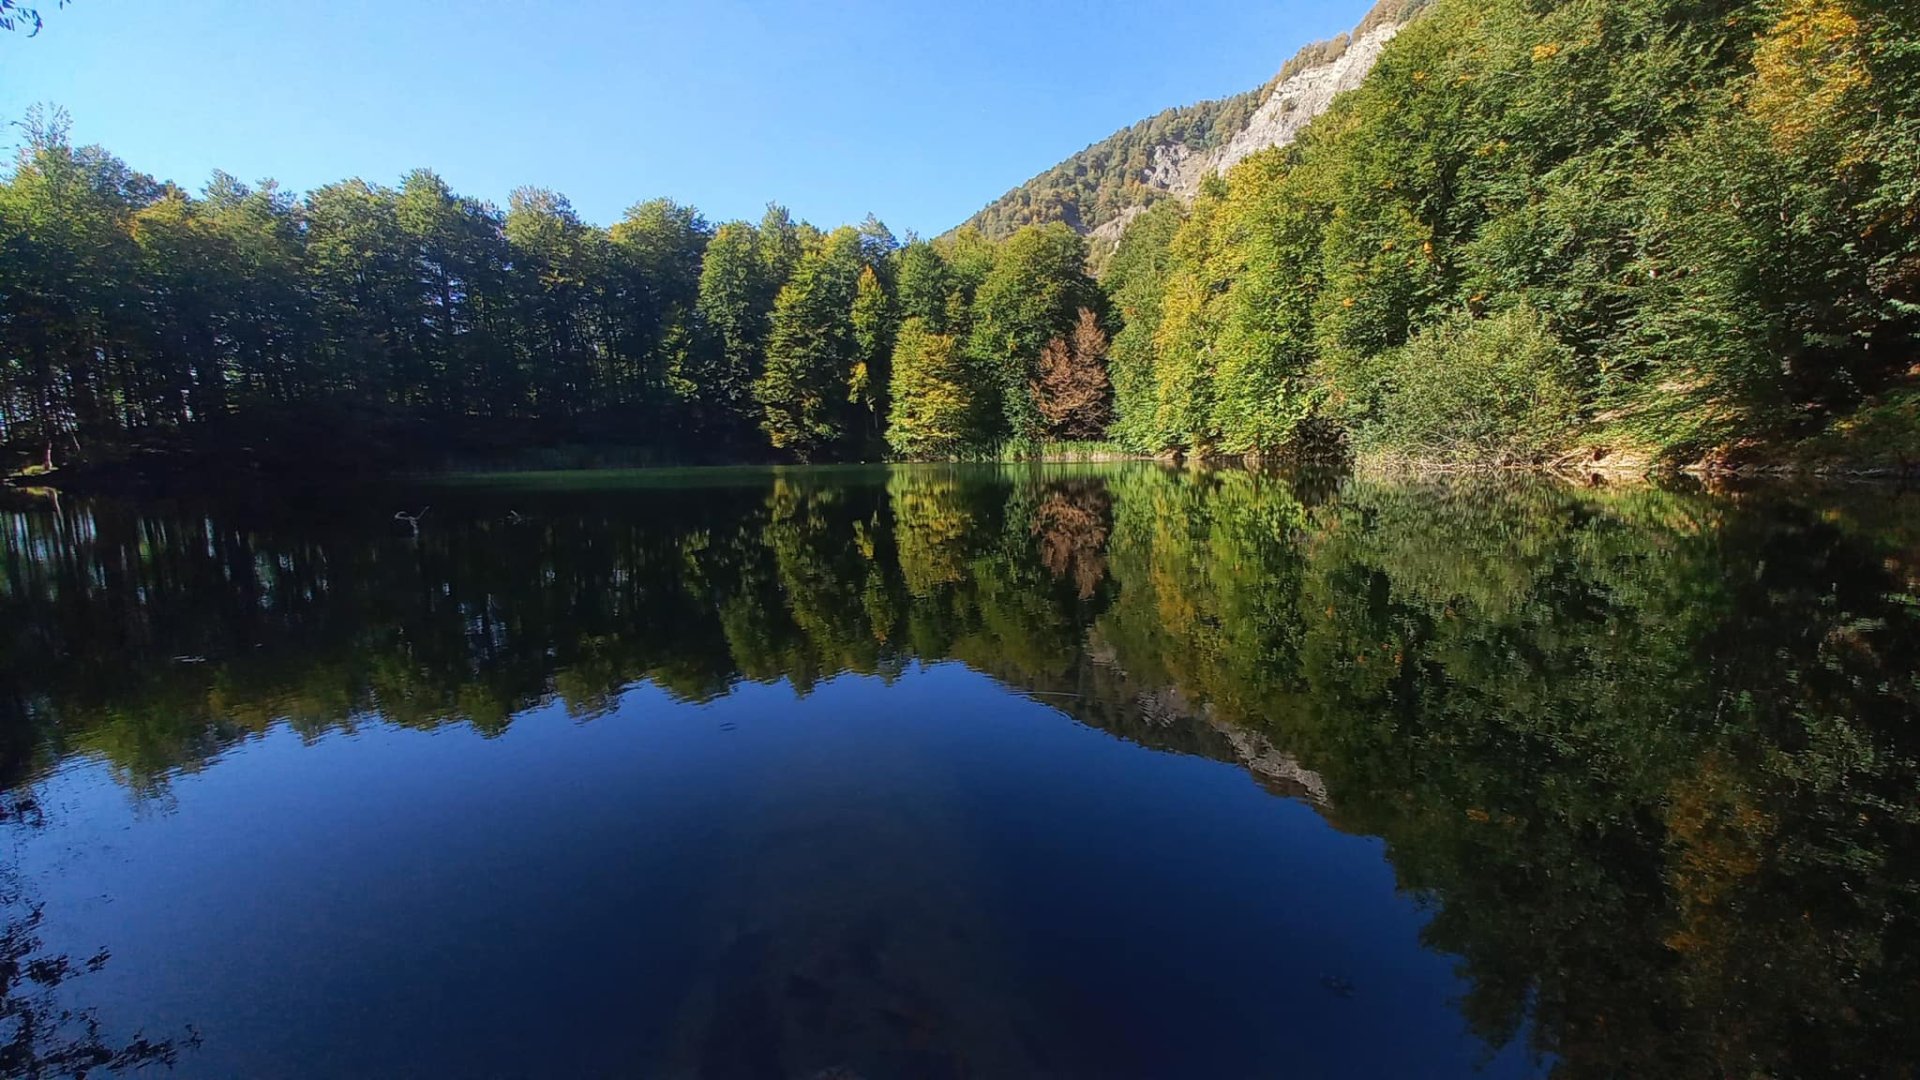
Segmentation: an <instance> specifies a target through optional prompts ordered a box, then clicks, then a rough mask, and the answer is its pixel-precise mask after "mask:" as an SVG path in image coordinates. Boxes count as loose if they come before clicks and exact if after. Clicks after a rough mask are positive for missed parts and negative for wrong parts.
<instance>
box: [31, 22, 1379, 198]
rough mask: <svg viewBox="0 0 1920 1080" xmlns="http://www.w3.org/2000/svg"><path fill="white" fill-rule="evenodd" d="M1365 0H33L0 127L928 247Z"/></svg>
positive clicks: (159, 153) (183, 157)
mask: <svg viewBox="0 0 1920 1080" xmlns="http://www.w3.org/2000/svg"><path fill="white" fill-rule="evenodd" d="M1367 2H1368V0H1265V2H1260V0H1108V2H1105V3H1101V2H1096V0H974V2H962V3H953V2H947V3H937V4H936V3H911V2H894V3H888V2H885V0H816V2H811V3H798V2H776V0H648V2H641V3H617V2H613V0H592V2H574V3H567V2H554V3H544V4H543V3H530V2H521V3H506V2H496V0H467V2H454V0H438V2H428V0H388V2H385V3H381V2H375V0H335V2H329V3H324V4H321V3H296V2H293V0H168V2H166V3H160V2H155V0H74V2H73V3H71V4H69V6H67V7H66V8H64V9H58V10H56V9H55V7H54V3H53V0H41V5H40V6H41V7H42V9H43V13H44V15H45V18H46V29H45V30H44V31H43V32H42V33H41V34H40V36H39V37H38V38H34V39H32V40H28V39H27V38H25V37H24V36H21V35H17V34H16V35H10V36H7V37H4V38H0V117H4V118H6V119H9V120H11V119H17V118H18V117H20V116H21V115H22V114H23V113H24V112H25V110H26V108H27V106H28V105H29V104H31V103H34V102H49V103H52V104H56V105H60V106H63V107H65V108H66V109H67V110H69V112H71V113H72V116H73V121H74V138H75V139H76V140H77V141H80V142H97V143H100V144H102V145H104V146H106V147H107V148H108V149H110V150H112V151H113V152H115V153H117V154H119V155H120V156H121V157H123V158H125V159H126V160H127V162H128V163H129V164H131V165H132V166H134V167H135V168H137V169H141V170H143V171H145V172H149V173H152V174H154V175H155V176H158V177H161V178H163V179H172V180H175V181H178V182H180V183H182V184H183V185H186V186H188V187H190V188H194V189H198V188H199V187H200V186H201V185H202V184H203V183H205V181H206V178H207V176H208V175H209V173H211V171H212V170H213V169H215V168H222V169H225V170H227V171H228V172H231V173H234V174H236V175H238V176H240V177H241V178H242V179H247V180H254V179H259V178H262V177H268V176H271V177H274V178H277V179H279V180H280V181H281V182H282V183H283V184H285V185H286V186H288V187H290V188H293V189H295V190H306V189H308V188H311V187H314V186H316V185H318V184H322V183H326V182H329V181H332V180H338V179H342V178H344V177H348V176H363V177H366V178H367V179H369V180H375V181H380V182H387V183H391V182H394V181H397V180H398V178H399V177H400V175H401V174H402V173H403V172H405V171H406V170H408V169H410V168H414V167H417V166H427V167H430V168H433V169H435V170H437V171H438V172H439V173H440V174H441V175H442V176H444V177H446V178H447V181H448V182H449V183H450V184H452V185H453V187H454V189H455V190H457V191H460V192H462V193H464V194H470V195H476V196H479V197H482V198H486V199H491V200H493V201H495V202H499V203H504V202H505V201H506V195H507V192H508V191H509V190H511V189H512V188H513V187H515V186H517V185H520V184H537V185H540V186H543V187H550V188H554V189H556V190H558V191H560V192H562V193H564V194H566V195H567V196H568V197H570V198H571V199H572V200H573V204H574V206H575V208H576V209H578V210H579V211H580V213H581V214H582V215H583V216H585V217H586V218H587V219H588V220H591V221H595V222H600V223H603V224H604V223H608V222H611V221H613V220H615V219H616V218H618V217H619V215H620V212H621V211H622V210H623V209H624V208H625V207H627V206H628V205H630V204H632V203H634V202H636V201H638V200H640V199H644V198H648V197H652V196H655V195H667V196H670V197H672V198H675V199H678V200H680V201H682V202H690V203H693V204H694V205H696V206H698V207H700V208H701V210H702V211H704V212H705V213H706V214H707V216H708V217H710V218H713V219H714V220H724V219H727V218H732V217H758V216H759V212H760V208H761V207H762V206H763V205H764V204H765V203H766V201H767V200H769V199H778V200H780V201H782V202H784V203H786V204H787V205H788V206H790V207H791V208H792V209H793V211H794V212H795V214H797V215H799V216H802V217H805V218H808V219H810V220H812V221H814V222H816V223H818V224H823V225H833V224H839V223H841V222H847V221H855V220H858V219H860V218H861V217H864V216H865V215H866V214H867V212H868V211H872V212H874V213H876V214H878V215H880V217H881V218H882V219H883V220H884V221H886V222H887V223H888V224H889V225H890V226H892V227H893V229H894V231H895V232H900V233H904V232H905V231H907V230H909V229H913V230H917V231H919V232H921V233H923V234H929V235H931V234H934V233H939V232H941V231H943V230H945V229H947V228H948V227H950V226H952V225H954V224H956V223H957V222H959V221H960V220H961V219H963V218H965V217H966V216H967V215H968V214H970V213H972V212H973V211H974V210H976V209H978V208H979V207H980V206H982V205H983V204H985V203H986V202H988V201H989V200H991V199H992V198H994V197H995V196H997V195H999V194H1000V193H1001V192H1003V191H1005V190H1006V189H1007V188H1009V187H1012V186H1014V185H1015V184H1017V183H1019V182H1021V181H1022V180H1025V179H1026V178H1027V177H1029V176H1031V175H1032V174H1034V173H1036V172H1038V171H1040V170H1041V169H1044V168H1046V167H1047V166H1049V165H1052V164H1053V163H1054V162H1056V161H1058V160H1060V159H1061V158H1063V157H1065V156H1067V155H1068V154H1070V153H1072V152H1073V151H1075V150H1078V149H1080V148H1081V147H1082V146H1085V145H1086V144H1087V143H1089V142H1092V141H1094V140H1095V139H1098V138H1101V137H1103V136H1105V135H1106V134H1107V133H1109V132H1110V131H1112V130H1114V129H1115V128H1118V127H1121V126H1124V125H1126V124H1129V123H1131V122H1133V121H1135V120H1138V119H1141V118H1142V117H1145V116H1148V115H1151V114H1152V113H1154V112H1157V111H1159V110H1160V109H1162V108H1164V107H1166V106H1169V105H1175V104H1183V103H1187V102H1192V101H1197V100H1201V99H1204V98H1210V97H1220V96H1222V95H1225V94H1230V93H1236V92H1238V91H1240V90H1244V89H1248V88H1251V87H1253V86H1257V85H1259V84H1260V83H1262V82H1264V81H1265V80H1266V79H1267V78H1269V77H1270V76H1271V75H1272V74H1273V72H1274V71H1276V70H1278V69H1279V67H1280V64H1281V63H1282V62H1283V61H1285V60H1286V59H1287V57H1288V56H1290V55H1292V53H1293V51H1294V50H1295V49H1296V48H1298V47H1299V46H1300V45H1302V44H1305V43H1307V42H1309V41H1315V40H1319V39H1321V38H1325V37H1330V36H1332V35H1333V34H1336V33H1339V32H1340V31H1341V30H1344V29H1346V28H1348V27H1349V26H1351V25H1352V24H1353V23H1355V22H1357V21H1359V19H1360V16H1361V15H1362V14H1363V13H1364V12H1365V10H1366V6H1367ZM8 141H9V142H10V143H11V142H16V141H17V136H15V135H11V134H10V135H9V137H8Z"/></svg>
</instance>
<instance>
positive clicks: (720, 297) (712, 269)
mask: <svg viewBox="0 0 1920 1080" xmlns="http://www.w3.org/2000/svg"><path fill="white" fill-rule="evenodd" d="M772 274H773V271H772V269H771V268H770V266H769V265H768V262H767V260H766V259H765V257H764V255H763V253H762V251H761V234H760V232H759V230H757V229H755V228H754V227H753V226H752V225H749V224H747V223H746V222H744V221H730V222H728V223H726V224H725V225H722V226H720V228H719V229H718V230H717V231H715V233H714V234H713V239H712V240H710V241H708V243H707V247H706V251H705V253H704V257H703V258H702V260H701V264H700V283H699V298H698V300H697V301H696V310H697V312H698V315H699V320H700V327H701V332H702V337H701V340H700V341H699V343H698V345H697V346H696V348H695V350H694V351H693V352H692V353H691V354H690V362H689V363H688V364H687V365H685V366H683V367H682V368H681V370H680V371H679V373H678V377H677V378H676V379H675V381H674V394H675V395H676V396H677V397H678V398H679V399H680V400H682V401H684V402H686V403H688V405H689V406H690V407H691V408H692V409H693V410H694V414H695V422H696V425H697V426H698V427H699V428H700V429H701V430H702V431H704V432H706V433H708V434H709V435H711V436H713V437H717V438H719V439H721V440H722V441H724V442H727V443H733V444H738V443H740V442H743V441H744V440H745V439H746V438H747V433H748V432H749V431H751V430H752V429H753V428H754V427H755V423H754V420H755V416H756V406H755V402H754V400H753V385H754V382H755V380H757V379H758V378H759V377H760V372H761V358H762V356H763V354H764V351H765V349H766V342H767V330H768V316H769V314H770V310H771V308H772V306H773V298H774V293H775V291H776V290H775V286H774V283H773V278H772Z"/></svg>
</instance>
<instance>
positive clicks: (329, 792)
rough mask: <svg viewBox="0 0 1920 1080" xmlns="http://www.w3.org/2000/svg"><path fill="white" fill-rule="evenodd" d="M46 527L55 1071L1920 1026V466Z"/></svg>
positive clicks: (1238, 1055)
mask: <svg viewBox="0 0 1920 1080" xmlns="http://www.w3.org/2000/svg"><path fill="white" fill-rule="evenodd" d="M426 503H431V504H432V509H431V511H430V512H429V513H428V514H427V515H426V517H425V518H424V519H423V521H422V523H421V526H420V528H419V530H418V534H417V535H409V533H408V530H406V529H405V528H404V527H400V526H397V525H396V524H395V523H394V522H393V521H392V520H391V515H392V514H393V512H394V510H396V509H399V508H401V507H403V506H404V507H407V508H409V509H417V508H418V506H419V505H422V504H426ZM0 545H3V547H0V554H3V555H4V559H5V564H4V571H5V572H4V576H0V679H3V681H0V767H4V770H5V773H4V777H3V779H4V782H5V786H6V787H7V789H8V792H9V794H8V795H7V796H6V798H5V801H4V804H0V806H3V808H4V810H5V815H6V817H5V821H4V824H3V825H0V843H4V847H0V860H3V862H0V901H4V906H5V911H6V913H7V918H8V923H7V925H6V928H5V937H4V939H0V990H3V991H4V996H3V999H0V1040H4V1041H5V1048H4V1050H0V1072H4V1073H7V1074H9V1075H31V1074H32V1073H33V1071H34V1070H35V1069H40V1070H42V1071H44V1072H45V1073H46V1074H48V1075H56V1074H58V1073H60V1072H61V1071H63V1070H64V1071H72V1070H73V1069H75V1068H76V1067H78V1065H80V1064H84V1063H85V1062H87V1061H97V1060H102V1059H104V1058H110V1057H114V1056H115V1055H118V1056H117V1058H116V1059H115V1060H116V1062H117V1064H119V1065H122V1066H127V1067H129V1068H130V1067H131V1066H134V1065H138V1064H141V1063H148V1064H156V1063H163V1062H165V1061H166V1060H169V1059H171V1060H173V1061H174V1062H175V1064H174V1070H175V1072H176V1073H178V1074H181V1075H190V1076H275V1077H281V1076H285V1077H299V1076H316V1077H318V1076H328V1077H331V1076H597V1075H630V1076H665V1077H676V1076H686V1077H695V1076H704V1077H760V1076H768V1077H820V1076H829V1077H865V1078H880V1077H923V1076H924V1077H952V1076H979V1077H1001V1076H1008V1077H1019V1076H1059V1077H1136V1076H1137V1077H1268V1076H1416V1075H1417V1076H1452V1075H1485V1076H1493V1077H1509V1076H1526V1075H1535V1074H1539V1073H1546V1072H1555V1073H1558V1074H1560V1075H1565V1076H1623V1075H1637V1076H1652V1075H1742V1076H1745V1075H1778V1076H1790V1075H1802V1076H1816V1075H1818V1076H1825V1075H1839V1074H1850V1075H1910V1074H1911V1073H1912V1071H1913V1069H1914V1066H1915V1064H1916V1062H1920V764H1917V761H1920V675H1917V674H1916V672H1917V671H1920V599H1916V593H1920V499H1916V498H1915V497H1914V496H1910V495H1905V494H1902V493H1899V492H1896V491H1894V490H1892V489H1886V488H1872V487H1862V488H1855V489H1838V490H1825V491H1781V490H1771V491H1744V492H1706V491H1701V490H1662V489H1658V488H1653V487H1640V486H1634V487H1603V488H1592V489H1583V488H1579V487H1575V486H1571V485H1567V484H1564V483H1556V482H1545V481H1530V482H1495V481H1484V480H1483V481H1468V480H1456V481H1447V482H1438V481H1390V480H1379V479H1346V480H1315V481H1312V482H1306V481H1299V480H1290V479H1288V478H1285V477H1281V476H1274V475H1258V474H1251V473H1244V472H1218V473H1205V474H1189V473H1180V472H1172V471H1166V470H1163V469H1160V468H1158V467H1154V466H1144V465H1130V466H1118V467H1078V468H1074V467H1048V468H1028V467H1021V468H1013V469H1002V468H994V467H978V468H936V467H915V468H897V469H891V470H888V469H845V470H833V469H816V470H782V471H753V470H711V471H696V472H684V473H674V472H662V473H639V474H618V473H615V474H604V473H603V474H594V475H578V474H565V475H545V476H523V477H515V478H508V479H502V480H497V481H484V482H482V481H474V482H467V483H464V484H459V485H454V486H444V487H441V488H439V489H437V490H431V491H407V492H398V491H395V492H379V493H369V494H368V495H367V496H366V497H364V498H362V499H358V500H354V501H352V502H350V503H345V504H339V503H326V504H309V505H304V506H298V507H293V506H263V505H259V504H253V505H249V506H242V507H235V506H228V507H212V506H199V505H186V504H179V503H169V504H159V503H154V504H136V503H128V502H113V501H74V500H62V501H60V502H59V503H58V504H57V505H56V504H54V503H52V502H50V501H34V502H22V503H20V504H19V505H18V507H17V508H16V509H15V510H13V511H10V512H0ZM89 1020H91V1021H92V1022H93V1023H95V1024H97V1033H95V1034H90V1033H89V1028H88V1026H87V1025H88V1021H89ZM138 1040H144V1042H142V1041H138ZM146 1075H150V1073H148V1074H146Z"/></svg>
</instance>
